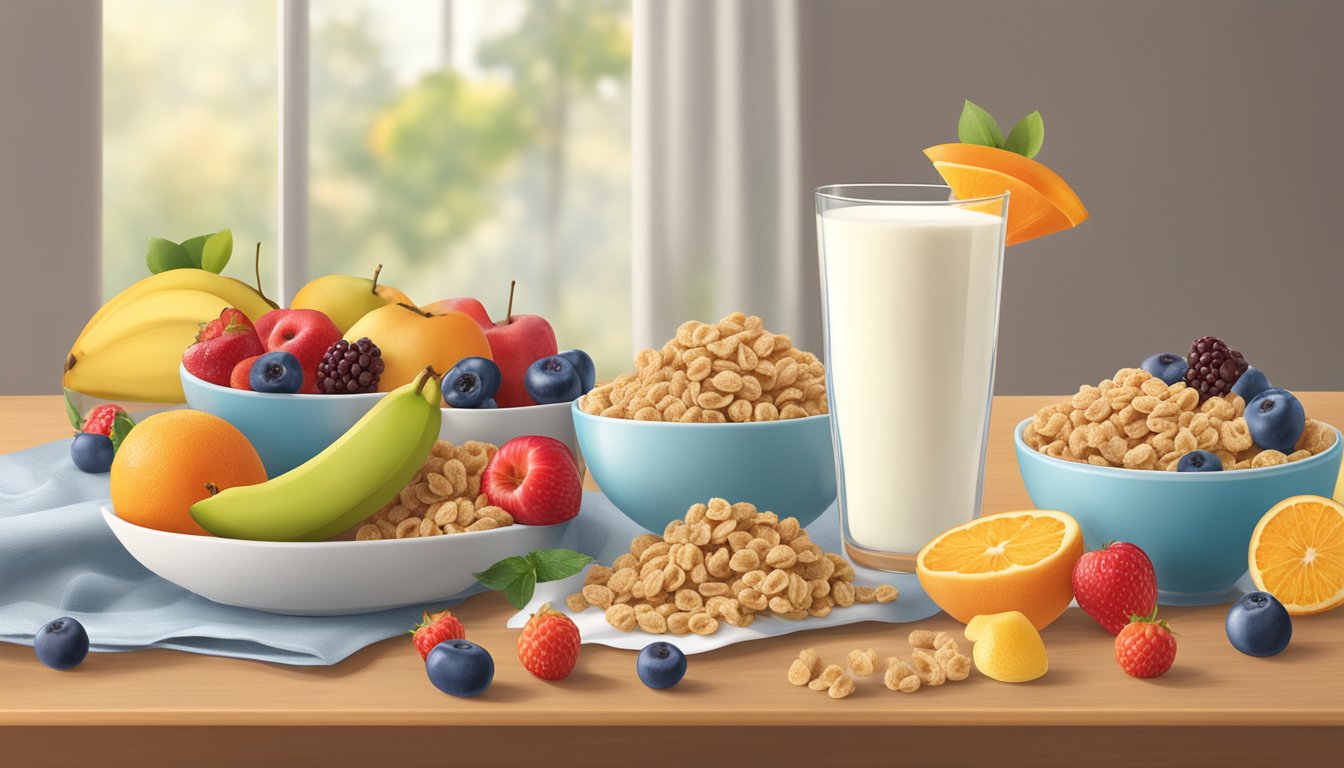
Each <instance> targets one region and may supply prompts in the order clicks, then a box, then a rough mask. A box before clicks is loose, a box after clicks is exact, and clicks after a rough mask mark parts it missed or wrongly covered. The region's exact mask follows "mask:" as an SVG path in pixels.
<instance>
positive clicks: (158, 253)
mask: <svg viewBox="0 0 1344 768" xmlns="http://www.w3.org/2000/svg"><path fill="white" fill-rule="evenodd" d="M145 263H146V264H147V265H149V271H150V272H153V273H154V274H156V275H157V274H159V273H160V272H167V271H168V270H170V269H190V268H191V267H194V266H196V265H195V264H193V263H192V262H191V256H189V255H187V249H186V248H183V247H182V246H181V245H178V244H177V243H174V242H173V241H172V240H164V239H163V238H161V237H151V238H149V251H148V252H147V253H146V254H145Z"/></svg>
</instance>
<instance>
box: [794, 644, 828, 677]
mask: <svg viewBox="0 0 1344 768" xmlns="http://www.w3.org/2000/svg"><path fill="white" fill-rule="evenodd" d="M798 659H799V660H800V661H802V662H803V663H804V664H806V665H807V669H808V674H810V675H811V676H812V677H814V678H815V677H816V676H817V675H820V674H821V670H822V669H824V668H825V665H824V664H822V663H821V656H819V655H818V654H817V652H816V651H815V650H814V649H812V648H804V649H803V650H801V651H799V652H798Z"/></svg>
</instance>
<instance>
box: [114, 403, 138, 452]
mask: <svg viewBox="0 0 1344 768" xmlns="http://www.w3.org/2000/svg"><path fill="white" fill-rule="evenodd" d="M134 427H135V420H134V419H132V418H131V415H130V414H129V413H126V412H125V411H117V415H116V416H114V417H113V418H112V433H111V434H110V435H108V437H110V438H112V453H116V452H117V451H118V450H119V449H120V448H121V441H123V440H125V439H126V436H127V435H129V434H130V433H131V429H132V428H134Z"/></svg>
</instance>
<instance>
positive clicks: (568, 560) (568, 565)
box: [472, 549, 593, 610]
mask: <svg viewBox="0 0 1344 768" xmlns="http://www.w3.org/2000/svg"><path fill="white" fill-rule="evenodd" d="M592 561H593V558H591V557H589V556H587V555H585V554H583V553H582V552H575V551H574V550H572V549H538V550H537V551H535V552H532V553H531V554H529V555H527V556H526V557H518V556H514V557H506V558H504V559H503V560H500V561H499V562H498V563H495V564H494V565H492V566H490V567H489V568H487V569H485V570H484V571H481V572H480V573H474V574H472V575H473V576H475V577H476V580H477V581H479V582H481V583H482V584H484V585H485V586H487V587H489V588H490V589H494V590H498V591H500V592H503V593H504V599H506V600H508V601H509V604H511V605H512V606H513V607H514V608H517V609H519V610H522V609H523V608H525V607H526V606H527V604H528V603H529V602H531V600H532V593H533V592H535V591H536V587H537V584H539V583H541V582H544V581H560V580H561V579H567V578H569V577H570V576H573V575H574V574H576V573H578V572H579V571H582V570H583V568H584V566H586V565H588V564H589V563H591V562H592Z"/></svg>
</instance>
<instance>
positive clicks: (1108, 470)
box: [1013, 416, 1344, 483]
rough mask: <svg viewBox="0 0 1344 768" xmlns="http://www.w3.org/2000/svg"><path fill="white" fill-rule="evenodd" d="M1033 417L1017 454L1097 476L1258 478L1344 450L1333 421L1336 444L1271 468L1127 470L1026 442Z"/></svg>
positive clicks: (1343, 436) (1022, 426)
mask: <svg viewBox="0 0 1344 768" xmlns="http://www.w3.org/2000/svg"><path fill="white" fill-rule="evenodd" d="M1034 418H1035V417H1034V416H1029V417H1027V418H1025V419H1023V420H1022V421H1020V422H1018V424H1017V426H1016V427H1015V428H1014V429H1013V445H1014V447H1016V449H1017V451H1018V454H1019V455H1021V453H1022V452H1026V453H1030V454H1033V455H1034V456H1035V457H1039V458H1041V459H1043V460H1044V461H1045V462H1046V463H1053V464H1055V465H1056V466H1059V467H1060V468H1062V469H1063V468H1067V469H1069V470H1070V471H1073V472H1079V473H1082V474H1090V475H1097V476H1099V477H1112V478H1119V477H1123V478H1129V479H1133V480H1157V481H1158V482H1170V483H1176V482H1182V483H1183V482H1191V483H1216V482H1226V481H1229V480H1255V479H1260V478H1266V477H1273V476H1274V475H1275V474H1276V473H1282V472H1287V471H1289V470H1293V469H1299V468H1301V467H1304V466H1307V465H1310V464H1312V463H1314V462H1317V461H1328V460H1329V459H1330V458H1331V457H1333V456H1334V455H1336V454H1338V453H1339V452H1340V451H1341V450H1344V433H1341V432H1340V429H1339V427H1336V426H1335V425H1333V424H1326V423H1325V422H1321V423H1322V424H1325V425H1326V426H1327V427H1330V428H1331V429H1333V430H1334V431H1335V443H1334V445H1331V446H1330V447H1329V448H1327V449H1325V450H1324V451H1322V452H1320V453H1318V454H1316V455H1315V456H1309V457H1307V458H1305V459H1302V460H1301V461H1294V462H1289V463H1285V464H1276V465H1275V466H1272V467H1253V468H1250V469H1234V470H1225V471H1220V472H1168V471H1166V470H1164V469H1126V468H1124V467H1098V466H1095V465H1093V464H1083V463H1082V462H1077V461H1066V460H1064V459H1057V458H1055V457H1054V456H1050V455H1049V454H1045V453H1041V452H1040V451H1038V450H1036V449H1035V448H1032V447H1031V446H1029V445H1027V443H1026V440H1024V439H1023V437H1022V435H1023V433H1024V432H1025V431H1026V427H1027V425H1028V424H1030V423H1031V422H1032V420H1033V419H1034Z"/></svg>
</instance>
